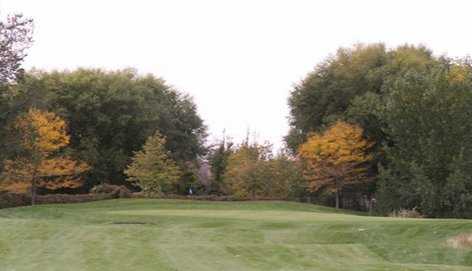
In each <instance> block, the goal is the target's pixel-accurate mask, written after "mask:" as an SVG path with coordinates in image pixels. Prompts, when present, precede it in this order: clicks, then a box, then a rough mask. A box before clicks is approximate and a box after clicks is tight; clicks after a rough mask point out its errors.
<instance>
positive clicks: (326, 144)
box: [299, 121, 372, 208]
mask: <svg viewBox="0 0 472 271" xmlns="http://www.w3.org/2000/svg"><path fill="white" fill-rule="evenodd" d="M371 146H372V143H371V142H368V141H367V140H366V139H364V138H363V135H362V129H361V128H360V127H359V126H357V125H352V124H349V123H346V122H343V121H337V122H336V123H334V124H333V125H331V126H330V127H329V128H328V129H327V130H326V131H325V132H323V133H317V134H313V135H311V136H310V137H309V138H308V140H307V141H306V142H305V143H304V144H303V145H301V146H300V151H299V153H300V157H301V158H303V160H304V161H306V167H305V168H306V170H305V176H306V178H307V180H308V181H309V189H310V190H311V191H314V192H316V191H319V190H328V191H332V192H334V193H335V195H336V208H339V199H340V194H341V193H342V190H343V188H344V186H347V185H353V184H358V183H365V182H366V181H367V180H368V178H367V174H366V173H367V170H368V168H367V167H366V164H367V162H369V161H370V160H371V159H372V156H371V155H369V154H367V151H368V150H369V148H370V147H371Z"/></svg>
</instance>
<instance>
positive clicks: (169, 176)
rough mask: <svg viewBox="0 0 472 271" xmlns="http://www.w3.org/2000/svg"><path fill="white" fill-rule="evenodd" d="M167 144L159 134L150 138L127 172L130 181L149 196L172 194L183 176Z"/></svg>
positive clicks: (136, 154)
mask: <svg viewBox="0 0 472 271" xmlns="http://www.w3.org/2000/svg"><path fill="white" fill-rule="evenodd" d="M165 143H166V140H165V138H164V137H162V136H161V135H160V134H159V133H158V132H156V133H155V134H154V135H153V136H150V137H149V138H148V139H147V140H146V143H145V144H144V146H143V149H142V150H141V151H138V152H136V153H135V155H134V157H133V158H132V163H131V164H130V165H129V166H128V167H127V169H126V170H125V174H126V175H127V176H128V181H130V182H132V183H133V184H136V185H138V186H139V187H140V188H141V189H142V190H143V192H145V193H147V194H151V195H152V194H158V195H159V194H162V193H165V192H170V191H171V190H172V188H173V186H174V185H175V184H176V183H177V181H178V180H179V178H180V176H181V174H182V173H181V172H180V170H179V168H178V167H177V164H176V163H175V161H173V160H172V159H171V158H170V155H169V152H168V151H167V150H166V149H165Z"/></svg>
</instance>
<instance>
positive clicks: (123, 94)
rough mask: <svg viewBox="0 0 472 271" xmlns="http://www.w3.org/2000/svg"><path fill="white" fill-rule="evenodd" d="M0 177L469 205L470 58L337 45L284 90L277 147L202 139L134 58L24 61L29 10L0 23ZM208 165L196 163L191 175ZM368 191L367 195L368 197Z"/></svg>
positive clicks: (403, 205)
mask: <svg viewBox="0 0 472 271" xmlns="http://www.w3.org/2000/svg"><path fill="white" fill-rule="evenodd" d="M0 36H1V38H0V56H1V61H0V66H1V67H0V92H1V93H0V94H1V95H0V110H1V114H0V124H1V126H0V127H1V128H0V144H1V148H2V150H3V151H2V153H1V154H0V163H1V165H0V169H1V177H2V178H1V182H0V190H9V191H17V192H18V191H23V192H24V191H26V190H28V191H31V193H32V195H33V199H34V195H35V194H36V191H39V192H40V193H83V192H87V191H89V190H90V189H91V188H92V187H94V186H96V185H98V184H103V183H108V184H115V185H127V186H129V187H134V188H135V189H136V190H142V191H143V192H144V193H145V194H146V195H149V196H161V195H163V194H189V193H192V194H193V193H196V194H216V195H226V196H231V197H234V198H236V199H260V198H273V199H299V200H300V199H307V198H309V199H310V200H311V201H315V202H325V203H327V204H331V205H333V206H335V207H339V208H341V207H343V208H349V207H352V206H348V205H347V203H346V202H347V200H349V199H351V200H354V201H355V200H358V199H359V198H360V197H361V196H362V197H363V199H367V200H368V201H369V208H370V207H373V208H375V211H377V212H378V213H380V214H388V213H390V212H392V211H397V210H401V209H415V210H418V211H419V212H421V213H422V214H424V215H426V216H430V217H471V216H472V208H471V207H472V179H471V178H472V177H471V176H472V172H470V171H472V169H471V167H470V166H469V165H471V162H472V155H471V153H472V152H471V148H472V140H471V139H472V138H471V137H472V136H471V133H470V132H469V131H470V128H471V127H470V126H471V125H472V122H471V121H470V116H471V115H472V112H471V110H472V106H471V105H472V64H471V61H470V59H469V58H467V57H465V58H459V59H453V58H449V57H446V56H436V55H434V54H433V52H432V51H431V50H430V49H428V48H427V47H425V46H413V45H402V46H399V47H396V48H387V47H386V46H385V45H384V44H382V43H375V44H358V45H355V46H353V47H350V48H340V49H339V50H338V51H337V52H336V53H335V54H333V55H331V56H329V57H327V58H326V59H325V60H324V61H322V62H321V63H319V64H318V65H317V66H316V67H315V68H314V70H313V71H312V72H311V73H309V74H308V75H307V76H306V77H305V78H304V79H303V80H302V81H301V82H299V83H298V84H296V85H295V87H294V89H293V90H292V91H291V93H290V96H289V100H288V105H289V107H290V131H289V133H288V135H287V136H286V137H285V142H286V145H287V148H286V149H283V150H280V151H279V152H278V153H273V152H272V148H271V145H270V144H268V143H265V144H261V143H257V142H253V141H250V140H249V139H246V140H243V141H242V142H240V143H235V142H232V141H231V140H230V139H228V138H225V137H224V138H222V139H221V140H220V141H219V142H216V144H214V145H208V142H207V140H206V137H207V130H206V127H205V125H204V122H203V120H202V119H201V118H200V116H199V115H198V112H197V107H196V105H195V103H194V102H193V100H192V98H191V97H190V96H188V95H186V94H184V93H183V92H181V91H179V90H176V89H175V88H173V87H172V86H169V85H168V84H167V83H166V82H165V81H164V80H163V79H161V78H158V77H155V76H154V75H139V74H138V73H137V72H136V71H135V70H132V69H126V70H118V71H105V70H101V69H77V70H74V71H42V70H30V71H24V70H23V69H22V68H21V63H22V61H23V59H24V57H25V56H26V52H27V49H28V48H29V47H30V46H31V44H32V42H33V39H32V20H31V19H28V18H25V17H23V16H21V15H13V16H10V17H8V19H7V20H6V21H4V22H1V23H0ZM203 169H207V171H208V172H206V173H207V174H200V173H201V171H202V170H203ZM372 203H375V204H372Z"/></svg>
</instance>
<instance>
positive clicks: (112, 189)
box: [90, 184, 131, 198]
mask: <svg viewBox="0 0 472 271" xmlns="http://www.w3.org/2000/svg"><path fill="white" fill-rule="evenodd" d="M90 193H91V194H110V195H111V196H112V197H113V198H129V197H131V191H130V190H129V189H128V188H126V187H125V186H123V185H112V184H100V185H96V186H94V187H93V188H92V189H90Z"/></svg>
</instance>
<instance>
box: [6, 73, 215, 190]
mask: <svg viewBox="0 0 472 271" xmlns="http://www.w3.org/2000/svg"><path fill="white" fill-rule="evenodd" d="M12 99H13V100H14V102H15V103H13V104H14V106H16V108H18V109H17V111H21V110H24V109H23V108H25V107H26V106H37V107H41V108H50V109H54V112H57V113H58V114H59V115H61V116H62V117H63V118H64V119H66V120H67V122H68V123H69V127H70V129H69V130H70V136H71V139H70V141H71V143H70V149H72V150H73V151H74V153H76V154H77V156H78V157H80V158H81V159H82V160H84V161H86V162H87V163H88V164H89V165H90V166H91V167H92V169H91V170H90V172H89V173H88V174H87V182H86V185H87V186H88V187H91V186H93V185H94V184H96V183H99V182H112V183H115V184H120V183H124V182H125V175H124V174H123V170H124V169H125V168H126V166H127V165H128V164H129V163H130V158H131V157H132V155H133V152H134V151H137V150H139V149H140V148H141V147H142V145H143V144H144V142H145V141H146V139H147V137H149V136H151V135H152V134H153V133H154V131H156V130H158V131H159V132H160V133H161V134H162V135H163V136H164V137H165V138H166V146H165V147H166V149H168V150H169V151H170V152H171V156H172V158H173V159H174V160H175V161H176V162H177V163H178V164H179V166H181V167H182V169H185V167H186V166H187V165H188V164H189V163H188V162H189V161H194V160H196V159H197V157H198V156H200V155H203V154H204V153H205V148H204V145H203V143H204V140H205V138H206V127H205V125H204V124H203V120H202V119H201V118H200V116H199V115H198V113H197V108H196V105H195V103H194V102H193V101H192V99H191V97H189V96H187V95H185V94H183V93H181V92H180V91H177V90H175V89H173V88H171V87H170V86H168V85H167V84H166V83H165V82H164V81H163V80H162V79H159V78H156V77H155V76H152V75H146V76H140V75H138V74H137V73H136V71H134V70H130V69H128V70H120V71H102V70H93V69H78V70H76V71H72V72H42V71H31V72H30V73H28V74H26V76H25V78H24V80H22V81H21V82H20V83H19V84H18V85H17V86H15V93H14V94H13V98H12ZM20 101H21V102H20Z"/></svg>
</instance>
